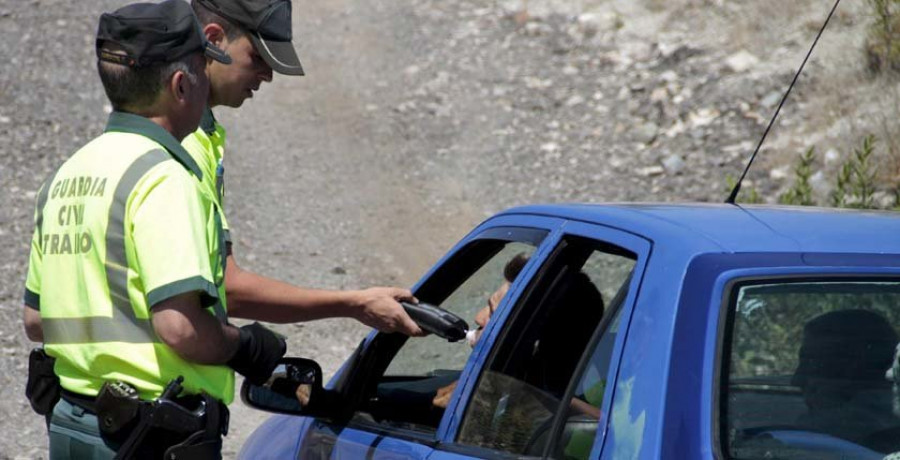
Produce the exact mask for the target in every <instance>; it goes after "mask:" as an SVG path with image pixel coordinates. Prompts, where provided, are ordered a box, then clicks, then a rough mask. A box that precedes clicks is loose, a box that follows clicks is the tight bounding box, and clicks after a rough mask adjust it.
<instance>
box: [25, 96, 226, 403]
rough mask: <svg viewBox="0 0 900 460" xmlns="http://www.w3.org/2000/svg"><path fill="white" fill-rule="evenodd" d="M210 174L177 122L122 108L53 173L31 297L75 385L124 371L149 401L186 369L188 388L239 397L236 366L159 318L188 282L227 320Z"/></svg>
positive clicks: (50, 348) (94, 389) (42, 202)
mask: <svg viewBox="0 0 900 460" xmlns="http://www.w3.org/2000/svg"><path fill="white" fill-rule="evenodd" d="M202 180H203V172H202V171H201V170H200V168H199V167H198V165H197V164H196V162H195V161H194V160H193V159H192V158H191V157H190V155H188V154H187V152H185V150H184V149H183V148H182V146H181V145H180V144H179V143H178V142H177V141H176V140H175V138H174V137H172V136H171V135H170V134H169V133H168V132H167V131H165V130H164V129H162V128H161V127H160V126H159V125H156V124H155V123H153V122H151V121H150V120H148V119H146V118H143V117H139V116H136V115H131V114H126V113H120V112H113V113H112V114H111V115H110V118H109V122H108V124H107V127H106V131H105V132H104V134H102V135H101V136H99V137H97V138H96V139H94V140H93V141H91V142H90V143H88V144H87V145H85V146H84V147H82V148H81V149H80V150H78V151H77V152H76V153H75V154H74V155H72V157H71V158H69V159H68V160H67V161H66V162H65V163H64V164H63V165H62V166H61V167H60V168H59V169H58V170H57V171H56V172H55V173H54V174H53V176H51V177H50V179H48V180H47V181H46V182H45V183H44V185H43V186H42V188H41V190H40V192H39V194H38V198H37V206H36V209H35V232H34V236H33V238H32V244H31V254H30V259H29V268H28V278H27V280H26V291H25V304H26V306H27V307H30V308H34V309H37V310H38V311H39V312H40V315H41V325H42V327H43V331H44V342H45V343H44V347H45V349H46V351H47V353H48V354H49V355H51V356H53V357H55V358H56V367H55V371H56V374H57V375H58V376H59V378H60V383H61V385H62V387H63V388H65V389H67V390H69V391H72V392H75V393H79V394H83V395H88V396H94V395H96V394H97V393H98V392H99V390H100V387H101V386H102V385H103V383H104V382H105V381H109V380H122V381H125V382H128V383H130V384H132V385H134V386H135V387H136V388H137V389H138V391H139V393H140V396H141V398H142V399H147V400H149V399H154V398H156V397H157V396H159V394H160V392H161V391H162V390H163V388H164V387H165V385H166V384H167V383H168V382H169V381H171V380H172V379H174V378H175V377H177V376H178V375H182V376H184V383H183V386H184V388H185V394H196V393H199V392H200V391H205V392H207V393H209V394H210V395H212V396H214V397H216V398H219V399H221V400H222V401H223V402H225V403H226V404H227V403H230V402H231V401H232V399H233V398H234V372H233V371H232V370H231V369H230V368H228V367H226V366H221V365H201V364H196V363H192V362H188V361H185V360H183V359H182V358H181V357H179V356H178V355H177V354H176V353H175V352H174V350H172V349H171V348H170V347H169V346H168V345H166V344H165V343H163V342H162V341H161V340H160V339H159V337H157V335H156V333H155V332H154V329H153V326H152V324H151V321H150V316H151V312H152V308H153V306H154V305H157V304H159V303H160V302H162V301H164V300H166V299H169V298H172V297H174V296H176V295H179V294H183V293H187V292H197V293H199V294H200V297H201V301H202V303H203V306H204V307H205V308H206V310H207V311H208V312H209V314H211V315H214V316H215V317H217V318H218V319H219V320H220V321H222V322H223V323H224V322H225V321H226V306H225V286H224V284H225V283H224V278H225V253H224V251H225V237H224V230H223V228H222V218H221V213H220V209H219V206H218V202H217V201H216V200H215V199H214V197H212V196H210V195H209V193H207V192H206V191H205V189H204V187H203V186H202V185H201V182H202Z"/></svg>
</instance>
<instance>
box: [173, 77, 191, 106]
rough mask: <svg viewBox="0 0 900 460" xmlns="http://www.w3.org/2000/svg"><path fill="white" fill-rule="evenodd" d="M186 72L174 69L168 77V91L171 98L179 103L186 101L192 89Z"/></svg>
mask: <svg viewBox="0 0 900 460" xmlns="http://www.w3.org/2000/svg"><path fill="white" fill-rule="evenodd" d="M193 89H194V88H193V86H192V85H191V81H190V78H189V77H188V74H187V73H185V72H184V71H183V70H176V71H175V72H174V73H172V76H171V77H170V78H169V92H170V93H171V94H172V98H173V99H175V100H176V101H178V102H180V103H187V102H188V99H189V97H190V95H191V91H192V90H193Z"/></svg>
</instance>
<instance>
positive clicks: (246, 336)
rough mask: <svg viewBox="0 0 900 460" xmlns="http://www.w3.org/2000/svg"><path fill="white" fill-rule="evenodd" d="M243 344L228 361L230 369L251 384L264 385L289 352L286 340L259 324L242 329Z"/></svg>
mask: <svg viewBox="0 0 900 460" xmlns="http://www.w3.org/2000/svg"><path fill="white" fill-rule="evenodd" d="M240 334H241V336H240V337H241V338H240V340H241V343H240V345H239V347H238V350H237V352H236V353H235V354H234V356H233V357H232V358H231V359H230V360H229V361H228V367H230V368H232V369H234V370H235V372H237V373H239V374H241V375H243V376H244V377H245V378H246V379H247V380H249V381H250V383H253V384H255V385H262V384H264V383H266V381H267V380H269V377H271V376H272V371H274V370H275V367H276V366H277V365H278V360H279V359H281V357H282V356H284V353H285V352H286V351H287V344H286V343H285V341H284V338H282V337H281V336H279V335H278V334H276V333H274V332H272V331H271V330H269V329H267V328H266V327H265V326H263V325H262V324H259V323H253V324H248V325H246V326H243V327H241V328H240Z"/></svg>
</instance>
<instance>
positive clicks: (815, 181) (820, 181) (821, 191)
mask: <svg viewBox="0 0 900 460" xmlns="http://www.w3.org/2000/svg"><path fill="white" fill-rule="evenodd" d="M809 185H810V186H811V187H812V189H813V190H814V191H815V192H816V194H818V195H826V194H827V193H828V191H829V190H830V189H831V185H830V184H829V183H828V179H827V178H825V172H824V171H816V173H815V174H813V175H812V176H810V177H809Z"/></svg>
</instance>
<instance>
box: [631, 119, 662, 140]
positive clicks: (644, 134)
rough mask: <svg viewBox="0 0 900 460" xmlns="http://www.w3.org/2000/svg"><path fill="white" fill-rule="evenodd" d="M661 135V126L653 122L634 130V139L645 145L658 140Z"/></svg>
mask: <svg viewBox="0 0 900 460" xmlns="http://www.w3.org/2000/svg"><path fill="white" fill-rule="evenodd" d="M658 134H659V126H657V125H656V123H653V122H652V121H648V122H646V123H644V124H642V125H640V126H638V127H637V128H636V129H635V130H634V137H635V138H637V140H638V141H640V142H643V143H644V144H649V143H651V142H653V141H654V140H655V139H656V136H657V135H658Z"/></svg>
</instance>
